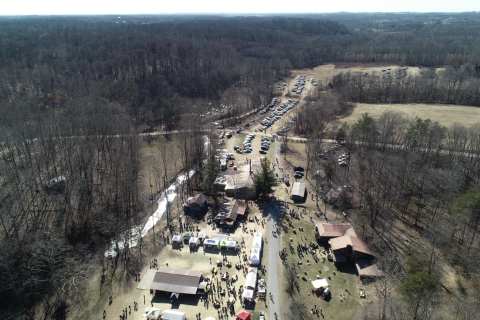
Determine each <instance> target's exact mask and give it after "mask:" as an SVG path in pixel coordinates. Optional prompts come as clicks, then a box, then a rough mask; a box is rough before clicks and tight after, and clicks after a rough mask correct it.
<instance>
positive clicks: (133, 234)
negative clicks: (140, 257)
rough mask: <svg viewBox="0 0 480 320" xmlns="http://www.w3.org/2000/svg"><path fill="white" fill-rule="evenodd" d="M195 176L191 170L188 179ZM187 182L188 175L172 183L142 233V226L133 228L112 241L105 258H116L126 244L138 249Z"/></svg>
mask: <svg viewBox="0 0 480 320" xmlns="http://www.w3.org/2000/svg"><path fill="white" fill-rule="evenodd" d="M194 174H195V170H190V171H189V172H188V177H190V178H191V177H192V176H193V175H194ZM185 181H187V174H181V175H179V176H178V177H177V179H176V180H175V182H174V183H172V184H171V185H170V186H169V187H168V188H167V190H166V191H164V192H162V194H161V195H160V199H158V201H157V204H158V207H157V210H155V212H154V213H153V214H152V215H151V216H150V217H148V220H147V222H146V223H145V225H144V226H143V228H142V231H141V232H139V228H141V226H136V227H133V228H132V229H131V230H130V231H129V232H124V233H123V234H122V235H120V238H119V239H118V240H112V242H111V243H110V246H109V248H108V249H107V250H106V251H105V253H104V255H105V257H106V258H114V257H115V256H116V255H117V254H118V251H121V250H123V249H124V248H125V243H126V244H127V246H128V247H129V248H133V247H136V246H137V245H138V242H139V241H140V238H143V237H145V236H146V235H147V233H148V232H149V231H150V230H151V229H152V228H153V226H155V225H156V224H157V223H158V222H159V221H160V220H161V219H162V217H163V215H164V213H165V212H166V211H167V207H168V206H170V205H171V203H172V202H173V201H174V200H175V198H176V197H177V193H176V190H177V187H178V186H181V185H182V184H184V183H185ZM125 239H128V240H125ZM117 248H118V249H117Z"/></svg>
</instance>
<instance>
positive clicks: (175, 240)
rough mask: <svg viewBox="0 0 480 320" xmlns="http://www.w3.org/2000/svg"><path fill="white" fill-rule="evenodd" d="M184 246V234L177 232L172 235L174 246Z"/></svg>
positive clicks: (176, 247)
mask: <svg viewBox="0 0 480 320" xmlns="http://www.w3.org/2000/svg"><path fill="white" fill-rule="evenodd" d="M181 247H183V241H182V236H181V235H179V234H175V235H173V237H172V248H175V249H179V248H181Z"/></svg>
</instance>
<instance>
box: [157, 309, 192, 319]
mask: <svg viewBox="0 0 480 320" xmlns="http://www.w3.org/2000/svg"><path fill="white" fill-rule="evenodd" d="M162 319H163V320H185V319H187V317H186V316H185V313H184V312H182V311H178V310H165V311H163V312H162Z"/></svg>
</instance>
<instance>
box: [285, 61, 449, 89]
mask: <svg viewBox="0 0 480 320" xmlns="http://www.w3.org/2000/svg"><path fill="white" fill-rule="evenodd" d="M399 69H404V70H405V71H406V74H407V75H408V76H416V75H418V74H419V73H420V71H421V69H420V68H419V67H407V66H398V65H375V64H322V65H319V66H317V67H315V68H313V69H299V70H293V71H292V76H298V75H300V74H304V75H306V76H307V78H314V79H316V80H317V81H319V83H320V85H326V84H327V83H328V82H329V81H331V80H332V78H333V77H334V76H336V75H337V74H339V73H342V72H353V73H363V74H372V75H379V74H382V73H383V70H386V71H389V72H391V73H394V72H396V71H397V70H399ZM437 71H438V72H439V71H441V68H439V69H437Z"/></svg>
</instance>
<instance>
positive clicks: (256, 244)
mask: <svg viewBox="0 0 480 320" xmlns="http://www.w3.org/2000/svg"><path fill="white" fill-rule="evenodd" d="M261 258H262V235H261V234H256V235H255V236H254V237H253V241H252V249H251V251H250V259H249V262H250V265H252V266H258V265H260V259H261Z"/></svg>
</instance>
